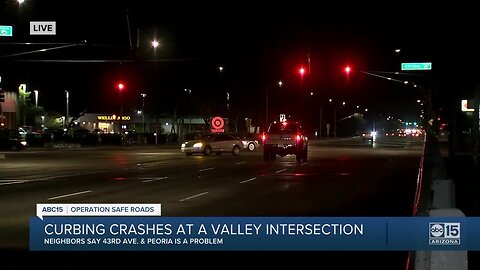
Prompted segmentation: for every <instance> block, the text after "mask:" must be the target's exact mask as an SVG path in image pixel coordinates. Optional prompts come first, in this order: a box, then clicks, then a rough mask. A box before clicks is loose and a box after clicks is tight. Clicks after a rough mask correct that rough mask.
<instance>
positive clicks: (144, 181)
mask: <svg viewBox="0 0 480 270" xmlns="http://www.w3.org/2000/svg"><path fill="white" fill-rule="evenodd" d="M167 178H168V177H167V176H162V177H154V178H151V179H148V180H143V181H142V182H143V183H148V182H153V181H159V180H163V179H167Z"/></svg>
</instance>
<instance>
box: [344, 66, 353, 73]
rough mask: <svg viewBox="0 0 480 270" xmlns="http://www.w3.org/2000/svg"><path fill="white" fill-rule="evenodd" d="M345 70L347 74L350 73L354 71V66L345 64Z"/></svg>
mask: <svg viewBox="0 0 480 270" xmlns="http://www.w3.org/2000/svg"><path fill="white" fill-rule="evenodd" d="M343 70H344V71H345V74H347V75H350V72H351V71H352V68H351V67H350V66H348V65H347V66H345V68H344V69H343Z"/></svg>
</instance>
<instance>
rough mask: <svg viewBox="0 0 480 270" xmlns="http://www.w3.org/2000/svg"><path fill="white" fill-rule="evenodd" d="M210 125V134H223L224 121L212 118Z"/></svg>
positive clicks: (218, 117)
mask: <svg viewBox="0 0 480 270" xmlns="http://www.w3.org/2000/svg"><path fill="white" fill-rule="evenodd" d="M210 125H211V126H212V129H211V131H212V132H225V129H224V126H225V120H223V118H222V117H220V116H215V117H213V118H212V120H211V121H210Z"/></svg>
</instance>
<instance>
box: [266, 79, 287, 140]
mask: <svg viewBox="0 0 480 270" xmlns="http://www.w3.org/2000/svg"><path fill="white" fill-rule="evenodd" d="M277 84H278V87H282V85H283V82H282V81H281V80H280V81H278V82H277ZM270 87H271V85H270V84H269V85H268V86H267V89H266V91H265V131H266V130H267V129H268V90H269V88H270Z"/></svg>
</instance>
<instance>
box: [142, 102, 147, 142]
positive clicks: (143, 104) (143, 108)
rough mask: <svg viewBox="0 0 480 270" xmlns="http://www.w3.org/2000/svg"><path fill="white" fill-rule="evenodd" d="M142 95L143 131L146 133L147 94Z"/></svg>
mask: <svg viewBox="0 0 480 270" xmlns="http://www.w3.org/2000/svg"><path fill="white" fill-rule="evenodd" d="M141 95H142V128H143V133H145V97H146V96H147V94H141Z"/></svg>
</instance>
